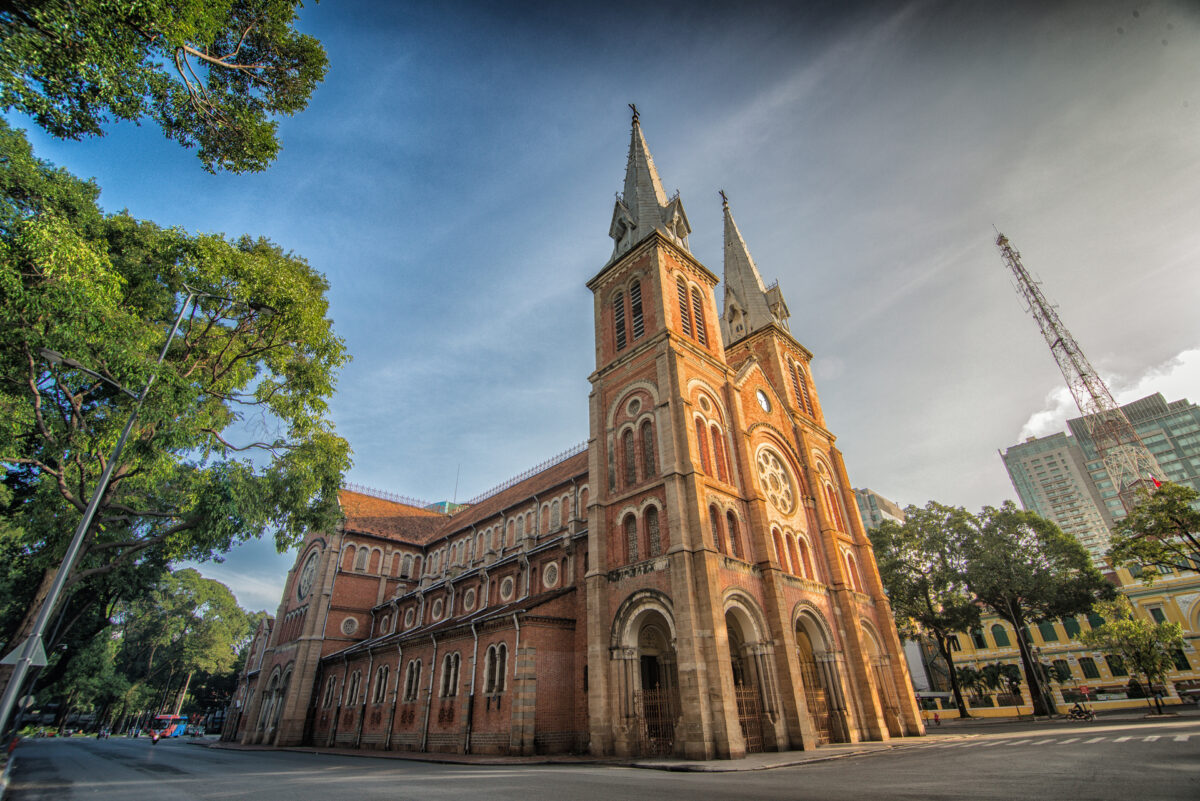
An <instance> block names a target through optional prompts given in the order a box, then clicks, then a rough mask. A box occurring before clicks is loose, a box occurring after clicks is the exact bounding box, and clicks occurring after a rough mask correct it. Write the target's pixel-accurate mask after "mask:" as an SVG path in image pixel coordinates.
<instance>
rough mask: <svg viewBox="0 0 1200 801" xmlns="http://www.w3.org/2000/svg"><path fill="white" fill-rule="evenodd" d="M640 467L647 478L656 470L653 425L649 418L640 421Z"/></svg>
mask: <svg viewBox="0 0 1200 801" xmlns="http://www.w3.org/2000/svg"><path fill="white" fill-rule="evenodd" d="M642 467H643V470H644V471H645V474H646V477H647V478H649V477H651V476H653V475H654V474H655V473H657V472H658V466H657V465H656V464H655V460H654V425H653V424H652V423H651V422H650V421H649V420H647V421H646V422H644V423H642Z"/></svg>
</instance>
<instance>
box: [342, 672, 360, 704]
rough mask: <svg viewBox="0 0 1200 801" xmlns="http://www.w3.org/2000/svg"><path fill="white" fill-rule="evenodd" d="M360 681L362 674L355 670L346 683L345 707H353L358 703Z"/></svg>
mask: <svg viewBox="0 0 1200 801" xmlns="http://www.w3.org/2000/svg"><path fill="white" fill-rule="evenodd" d="M361 681H362V674H361V673H359V672H358V671H357V670H356V671H354V673H352V674H351V675H350V681H349V682H347V683H346V706H354V705H355V704H357V703H358V685H359V682H361Z"/></svg>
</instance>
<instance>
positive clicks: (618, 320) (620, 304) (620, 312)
mask: <svg viewBox="0 0 1200 801" xmlns="http://www.w3.org/2000/svg"><path fill="white" fill-rule="evenodd" d="M613 325H614V328H615V330H616V332H617V350H620V349H621V348H623V347H625V295H624V293H621V292H618V293H617V294H616V295H615V296H613Z"/></svg>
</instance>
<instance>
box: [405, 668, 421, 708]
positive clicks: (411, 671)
mask: <svg viewBox="0 0 1200 801" xmlns="http://www.w3.org/2000/svg"><path fill="white" fill-rule="evenodd" d="M420 687H421V660H420V659H413V660H412V661H410V662H409V663H408V669H407V670H405V671H404V700H405V701H415V700H417V692H418V691H419V690H420Z"/></svg>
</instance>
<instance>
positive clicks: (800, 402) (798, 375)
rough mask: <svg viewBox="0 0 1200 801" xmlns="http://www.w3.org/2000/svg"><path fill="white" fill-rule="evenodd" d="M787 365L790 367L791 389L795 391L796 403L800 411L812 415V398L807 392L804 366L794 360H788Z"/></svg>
mask: <svg viewBox="0 0 1200 801" xmlns="http://www.w3.org/2000/svg"><path fill="white" fill-rule="evenodd" d="M788 365H789V366H790V367H791V368H792V389H793V390H795V392H796V405H797V406H799V407H800V411H802V412H804V413H806V414H808V415H812V414H813V405H812V398H810V397H809V394H808V379H807V378H806V377H805V375H804V368H803V367H801V366H800V364H799V363H797V362H794V361H789V362H788Z"/></svg>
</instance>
